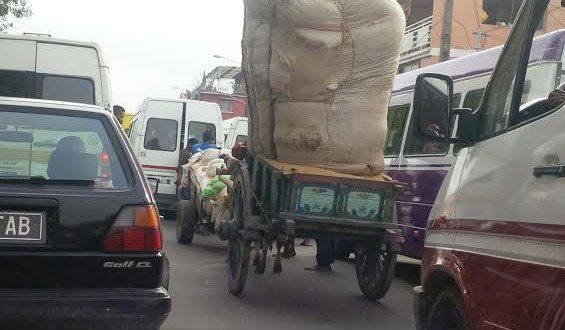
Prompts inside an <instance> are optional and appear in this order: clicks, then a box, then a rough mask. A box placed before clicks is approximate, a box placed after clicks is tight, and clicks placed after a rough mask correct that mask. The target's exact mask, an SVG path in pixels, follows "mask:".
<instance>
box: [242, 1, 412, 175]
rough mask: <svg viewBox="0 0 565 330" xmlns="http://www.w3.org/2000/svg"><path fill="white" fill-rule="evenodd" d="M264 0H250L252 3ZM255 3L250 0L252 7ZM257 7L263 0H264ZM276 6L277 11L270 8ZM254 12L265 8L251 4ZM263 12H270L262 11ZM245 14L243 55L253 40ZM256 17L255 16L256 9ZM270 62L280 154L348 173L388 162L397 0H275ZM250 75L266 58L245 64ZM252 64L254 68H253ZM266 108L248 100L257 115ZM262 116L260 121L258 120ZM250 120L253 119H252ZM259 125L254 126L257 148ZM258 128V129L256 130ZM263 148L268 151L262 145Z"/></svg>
mask: <svg viewBox="0 0 565 330" xmlns="http://www.w3.org/2000/svg"><path fill="white" fill-rule="evenodd" d="M266 2H267V1H261V0H246V5H247V8H246V14H248V13H249V12H250V9H249V8H250V5H253V6H255V8H257V6H259V5H258V4H265V3H266ZM253 6H252V7H253ZM259 7H260V6H259ZM273 12H274V17H273V16H272V13H273ZM253 13H254V14H255V15H258V14H260V13H259V12H257V11H253ZM262 14H265V13H262ZM249 17H250V16H249V15H248V16H246V30H245V31H244V33H246V34H247V39H246V38H245V37H244V57H245V55H246V53H247V54H248V57H249V53H252V52H253V51H254V50H255V48H254V45H253V44H246V42H249V41H252V40H254V39H252V38H251V39H250V38H249V36H254V35H256V33H254V32H255V31H252V32H250V31H249V30H250V29H251V27H252V24H249ZM252 18H253V19H254V20H255V21H257V20H258V19H257V17H256V16H254V17H252ZM269 19H270V20H271V33H270V48H271V49H270V54H271V57H270V66H269V69H268V73H267V74H268V76H269V84H270V87H271V96H272V102H271V101H270V102H269V105H270V108H269V109H270V110H271V111H274V115H272V116H271V117H269V120H273V117H274V125H273V123H271V124H270V125H272V127H273V128H274V132H273V133H272V134H273V136H274V143H275V146H276V157H277V159H278V160H279V161H282V162H288V163H296V164H306V165H313V166H319V167H324V168H329V169H335V170H338V171H342V172H346V173H351V174H377V173H379V172H381V171H382V170H383V168H384V165H383V148H384V140H385V138H386V134H387V128H386V126H387V125H386V113H387V107H388V100H389V98H390V92H391V89H392V83H393V80H394V76H395V74H396V71H397V69H398V60H399V54H400V47H401V41H402V37H403V35H404V27H405V18H404V13H403V11H402V9H401V8H400V6H399V5H398V3H397V2H396V1H395V0H293V1H289V0H273V2H272V11H271V12H269V13H267V14H265V16H264V19H263V21H265V20H269ZM244 69H245V71H246V75H247V83H248V86H250V85H251V86H253V87H252V88H255V86H254V85H253V83H254V80H253V79H249V76H253V77H255V76H260V77H264V74H259V73H257V72H259V71H261V72H264V71H262V70H264V68H263V66H262V65H259V66H257V67H254V66H253V63H252V62H248V63H247V65H246V66H244ZM250 72H253V73H252V74H251V73H250ZM259 112H261V113H265V112H266V111H265V110H263V109H261V110H259V108H258V107H256V106H255V107H253V106H252V105H251V106H250V113H251V117H252V118H251V119H252V120H251V121H252V122H253V116H254V115H256V116H257V117H261V116H259V115H258V113H259ZM259 124H261V123H259ZM252 125H253V123H252ZM260 127H261V128H263V129H262V130H261V129H259V130H254V129H251V140H252V141H253V143H254V145H253V151H254V152H255V153H258V148H257V143H258V142H257V139H259V140H260V143H261V146H262V147H263V146H264V142H265V141H267V139H264V138H263V136H264V135H265V134H266V133H265V132H264V131H265V130H266V128H264V127H262V126H260ZM257 131H259V132H257ZM260 151H261V152H263V154H262V156H265V157H269V155H268V154H267V153H266V152H265V149H264V148H263V149H261V150H260Z"/></svg>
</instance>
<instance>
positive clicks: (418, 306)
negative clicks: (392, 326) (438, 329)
mask: <svg viewBox="0 0 565 330" xmlns="http://www.w3.org/2000/svg"><path fill="white" fill-rule="evenodd" d="M412 295H413V299H414V300H413V308H414V320H415V321H416V329H417V330H421V329H424V322H425V318H426V316H425V315H426V310H427V306H426V299H425V298H424V289H423V288H422V287H421V286H416V287H414V288H413V289H412Z"/></svg>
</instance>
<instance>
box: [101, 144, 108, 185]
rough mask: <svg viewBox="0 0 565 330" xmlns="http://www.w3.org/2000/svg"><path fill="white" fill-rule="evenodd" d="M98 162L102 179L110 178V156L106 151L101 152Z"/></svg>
mask: <svg viewBox="0 0 565 330" xmlns="http://www.w3.org/2000/svg"><path fill="white" fill-rule="evenodd" d="M100 161H101V166H100V168H101V169H102V175H101V176H102V177H103V178H109V177H110V155H108V153H107V152H106V150H104V149H103V150H102V155H100Z"/></svg>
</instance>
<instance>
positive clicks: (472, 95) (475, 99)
mask: <svg viewBox="0 0 565 330" xmlns="http://www.w3.org/2000/svg"><path fill="white" fill-rule="evenodd" d="M484 92H485V89H484V88H480V89H474V90H471V91H468V92H467V95H465V100H464V101H463V108H469V109H473V111H475V110H477V108H478V107H479V102H481V98H482V97H483V93H484ZM461 148H463V146H462V145H461V144H460V143H456V144H455V145H454V146H453V154H454V155H457V154H458V153H459V150H461Z"/></svg>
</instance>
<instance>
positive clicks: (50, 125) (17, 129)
mask: <svg viewBox="0 0 565 330" xmlns="http://www.w3.org/2000/svg"><path fill="white" fill-rule="evenodd" d="M0 111H2V115H1V116H0V155H2V157H1V158H0V180H1V179H2V178H7V177H27V176H34V177H35V176H40V177H43V178H45V179H47V180H88V181H94V182H95V187H97V188H105V189H112V188H124V187H127V186H128V181H127V178H126V176H125V172H124V169H123V167H122V164H121V162H120V161H119V159H118V157H117V154H116V150H115V149H114V146H113V144H112V143H111V142H110V138H109V135H108V133H107V132H106V129H105V127H104V125H103V124H102V122H101V120H99V119H96V118H85V117H75V116H65V115H52V114H38V113H28V112H13V111H4V109H2V108H0Z"/></svg>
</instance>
